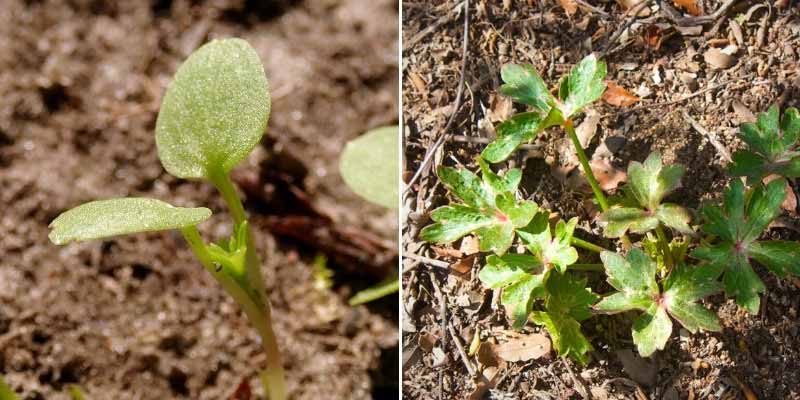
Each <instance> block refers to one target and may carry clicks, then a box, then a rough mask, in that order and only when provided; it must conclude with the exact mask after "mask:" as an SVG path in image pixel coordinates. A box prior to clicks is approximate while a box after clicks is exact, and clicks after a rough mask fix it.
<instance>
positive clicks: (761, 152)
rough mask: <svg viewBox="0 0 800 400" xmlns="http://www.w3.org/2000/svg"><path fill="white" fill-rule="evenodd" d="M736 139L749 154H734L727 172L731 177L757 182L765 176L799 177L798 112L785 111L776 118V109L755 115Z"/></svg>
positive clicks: (799, 126)
mask: <svg viewBox="0 0 800 400" xmlns="http://www.w3.org/2000/svg"><path fill="white" fill-rule="evenodd" d="M739 137H740V138H741V139H742V140H743V141H744V142H745V143H747V145H748V147H749V148H750V150H740V151H737V152H736V153H734V154H733V163H732V164H731V165H730V167H729V171H730V173H731V175H733V176H746V177H747V178H748V179H750V180H752V182H758V181H760V180H761V179H763V178H764V177H766V176H767V175H770V174H776V175H781V176H784V177H786V178H798V177H800V151H799V150H798V146H799V145H800V142H798V140H800V112H798V111H797V109H796V108H788V109H786V110H784V112H783V118H780V119H779V118H778V106H772V107H770V108H769V110H767V112H765V113H761V114H759V115H758V120H757V121H756V123H745V124H742V126H741V127H740V129H739Z"/></svg>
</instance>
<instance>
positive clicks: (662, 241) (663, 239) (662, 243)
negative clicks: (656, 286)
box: [656, 224, 673, 271]
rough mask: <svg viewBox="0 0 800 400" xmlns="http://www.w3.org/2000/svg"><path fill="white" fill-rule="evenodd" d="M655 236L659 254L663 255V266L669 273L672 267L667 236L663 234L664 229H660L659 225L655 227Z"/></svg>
mask: <svg viewBox="0 0 800 400" xmlns="http://www.w3.org/2000/svg"><path fill="white" fill-rule="evenodd" d="M656 236H657V237H658V245H659V247H661V253H662V254H663V255H664V264H666V266H667V271H670V270H672V266H673V261H672V251H670V249H669V242H668V241H667V235H666V234H665V233H664V229H663V228H662V227H661V224H659V225H658V226H656Z"/></svg>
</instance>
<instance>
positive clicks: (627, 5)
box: [617, 0, 650, 17]
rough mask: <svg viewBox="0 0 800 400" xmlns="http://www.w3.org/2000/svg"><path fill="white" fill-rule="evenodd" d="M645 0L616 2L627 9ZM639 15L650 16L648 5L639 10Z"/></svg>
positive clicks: (619, 0) (621, 0)
mask: <svg viewBox="0 0 800 400" xmlns="http://www.w3.org/2000/svg"><path fill="white" fill-rule="evenodd" d="M643 1H647V0H617V4H619V5H620V7H622V9H623V10H625V11H628V10H630V9H631V8H634V7H636V6H637V5H639V3H641V2H643ZM638 16H639V17H649V16H650V7H647V6H644V7H643V8H642V10H641V11H639V15H638Z"/></svg>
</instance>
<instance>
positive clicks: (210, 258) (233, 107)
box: [49, 39, 286, 400]
mask: <svg viewBox="0 0 800 400" xmlns="http://www.w3.org/2000/svg"><path fill="white" fill-rule="evenodd" d="M269 111H270V96H269V89H268V84H267V78H266V76H265V74H264V68H263V66H262V65H261V61H260V60H259V58H258V55H257V54H256V52H255V50H254V49H253V48H252V47H250V45H249V44H247V42H245V41H244V40H241V39H223V40H215V41H212V42H210V43H208V44H206V45H204V46H202V47H200V48H199V49H198V50H197V51H195V52H194V53H192V55H190V56H189V58H188V59H187V60H186V61H185V62H184V63H183V65H181V66H180V68H179V69H178V72H177V73H176V74H175V79H174V80H173V82H172V83H171V84H170V85H169V87H168V88H167V92H166V94H165V95H164V100H163V102H162V105H161V111H160V112H159V114H158V120H157V121H156V145H157V146H158V156H159V158H160V159H161V163H162V164H163V165H164V168H165V169H166V170H167V172H169V173H170V174H172V175H175V176H176V177H179V178H185V179H201V180H206V181H209V182H210V183H211V184H213V185H214V186H215V187H216V188H217V190H218V191H219V192H220V194H221V195H222V198H223V199H224V200H225V202H226V203H227V205H228V208H229V209H230V214H231V217H232V219H233V222H234V230H233V235H232V237H231V238H229V239H227V240H223V241H220V242H219V243H218V244H207V243H205V242H204V241H203V239H202V238H201V236H200V233H199V232H198V230H197V225H198V224H199V223H200V222H202V221H204V220H206V219H208V218H209V217H210V216H211V211H210V210H209V209H207V208H180V207H173V206H171V205H169V204H167V203H165V202H163V201H160V200H155V199H144V198H123V199H112V200H100V201H93V202H90V203H86V204H83V205H81V206H78V207H76V208H73V209H71V210H69V211H67V212H65V213H63V214H61V215H60V216H58V218H56V219H55V220H54V221H53V222H52V223H51V224H50V227H51V228H52V231H51V232H50V236H49V237H50V240H51V241H52V242H53V243H55V244H67V243H70V242H74V241H84V240H93V239H103V238H108V237H112V236H117V235H122V234H130V233H138V232H152V231H163V230H171V229H178V230H180V231H181V233H182V234H183V236H184V238H185V239H186V241H187V242H188V243H189V246H190V247H191V249H192V251H193V252H194V254H195V256H196V257H197V259H198V260H199V261H200V263H201V264H202V265H203V267H205V269H206V270H207V271H208V272H209V273H211V275H212V276H213V277H214V278H215V279H216V280H217V281H218V282H219V283H220V284H221V285H222V287H223V288H224V289H225V291H226V292H228V294H230V295H231V296H232V297H233V298H234V299H235V300H236V301H237V302H238V303H239V305H240V306H241V307H242V309H243V310H244V312H245V314H246V315H247V317H248V319H249V320H250V322H251V323H252V324H253V325H254V326H255V328H256V330H257V331H258V333H259V335H260V336H261V340H262V345H263V347H264V351H265V353H266V355H267V367H266V369H265V370H264V371H263V373H262V379H263V381H264V382H265V383H266V388H267V391H268V394H269V398H270V399H271V400H281V399H285V398H286V384H285V381H284V371H283V365H282V363H281V355H280V351H279V348H278V342H277V340H276V338H275V334H274V332H273V329H272V322H271V309H270V305H269V300H268V297H267V293H266V289H265V287H264V280H263V277H262V274H261V268H260V267H261V262H260V260H259V256H258V253H257V252H256V248H255V245H254V243H255V242H254V240H253V234H252V232H251V230H250V227H249V225H248V223H247V218H246V215H245V211H244V207H243V206H242V202H241V200H240V199H239V197H238V194H237V193H236V189H235V188H234V186H233V183H232V182H231V180H230V177H229V173H230V171H231V170H232V169H233V167H235V166H236V165H237V164H239V163H240V162H241V161H242V160H243V159H244V158H245V157H247V155H248V154H249V153H250V151H251V150H252V149H253V147H254V146H256V144H258V142H259V141H260V140H261V137H262V135H263V134H264V131H265V130H266V127H267V120H268V119H269Z"/></svg>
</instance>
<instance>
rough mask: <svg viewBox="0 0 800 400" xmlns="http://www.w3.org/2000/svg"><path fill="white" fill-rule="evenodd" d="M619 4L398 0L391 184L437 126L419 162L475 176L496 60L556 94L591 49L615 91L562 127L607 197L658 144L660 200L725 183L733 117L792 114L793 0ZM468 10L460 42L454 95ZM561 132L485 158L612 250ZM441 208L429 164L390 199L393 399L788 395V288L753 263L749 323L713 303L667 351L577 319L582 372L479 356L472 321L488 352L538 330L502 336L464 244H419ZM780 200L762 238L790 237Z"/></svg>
mask: <svg viewBox="0 0 800 400" xmlns="http://www.w3.org/2000/svg"><path fill="white" fill-rule="evenodd" d="M631 3H636V2H635V1H634V2H627V3H626V2H625V1H621V0H620V2H617V1H602V0H583V1H582V0H559V1H558V2H556V1H552V0H544V1H524V0H504V1H488V0H472V1H469V2H468V3H467V2H464V1H443V2H438V3H437V4H436V5H433V4H431V3H430V2H428V1H415V0H407V1H403V13H404V14H403V15H404V18H403V58H402V73H403V81H402V86H403V104H404V117H403V118H404V125H405V132H404V146H405V157H406V159H405V171H406V172H405V179H406V182H408V181H409V179H410V178H411V176H412V175H413V174H414V172H416V171H417V170H418V169H420V166H421V164H422V160H423V158H424V156H425V153H426V151H427V150H428V149H431V148H435V146H434V143H435V142H436V140H437V139H439V138H440V137H442V135H445V134H447V135H450V136H448V137H447V139H446V140H444V142H443V143H444V144H443V145H442V146H441V147H439V148H438V149H437V150H436V152H435V153H434V154H433V158H432V162H431V164H432V165H433V166H434V167H435V166H438V165H451V166H454V165H458V164H461V165H463V166H464V167H466V168H469V169H470V170H472V171H476V170H477V169H478V167H477V165H476V162H475V157H476V156H477V155H478V154H479V153H480V151H481V150H482V149H483V148H484V147H485V144H486V143H488V142H489V141H491V140H492V139H493V137H494V131H493V126H495V125H496V124H497V123H498V122H500V121H502V120H504V119H505V118H507V117H508V116H509V115H511V114H512V113H514V112H519V111H522V110H523V108H522V107H520V106H519V105H512V104H511V103H510V102H509V101H508V100H507V99H505V98H503V97H501V96H499V95H498V93H497V88H498V87H499V86H500V84H501V81H500V68H501V67H502V66H503V65H504V64H506V63H511V62H514V63H531V64H533V65H534V66H535V67H536V69H537V70H538V71H539V72H540V74H541V75H542V77H543V79H544V81H545V82H546V83H547V84H548V85H549V86H550V87H551V88H553V87H555V86H556V84H557V81H558V79H559V78H560V77H561V76H562V75H563V74H564V73H565V72H567V71H569V69H570V68H571V67H572V66H573V65H574V64H575V63H576V62H578V61H579V60H580V59H582V58H583V57H584V56H586V55H588V54H590V53H591V52H595V53H597V54H598V55H600V56H601V57H603V58H604V59H605V61H607V63H608V72H609V73H608V76H607V80H608V81H610V82H612V83H614V84H616V85H618V86H620V87H621V88H622V89H623V90H624V91H616V93H612V94H613V95H609V96H607V97H605V98H604V100H602V101H598V102H597V103H595V105H594V106H592V108H593V109H594V111H595V112H596V115H597V116H598V117H599V119H595V121H597V122H596V123H597V126H596V129H595V127H593V125H594V123H593V122H591V121H590V120H591V119H592V118H589V117H585V118H582V120H579V121H576V124H577V125H583V128H578V131H579V132H582V133H583V135H584V138H586V139H588V140H589V145H588V153H589V156H590V157H591V158H593V160H594V162H593V166H595V167H596V168H597V169H596V171H595V173H596V174H598V175H599V179H600V180H601V181H602V183H603V184H604V185H605V187H606V189H607V192H608V193H614V192H616V189H617V186H619V182H618V180H617V178H624V177H625V175H624V171H625V170H626V169H627V165H628V163H629V162H630V161H631V160H637V161H643V160H644V159H645V158H646V156H647V155H648V154H649V152H651V151H654V150H660V151H661V152H662V154H663V156H664V160H665V162H667V163H672V162H680V163H683V164H684V165H685V166H686V167H687V173H686V175H685V176H684V179H683V187H682V188H681V189H679V190H678V191H677V192H676V193H674V194H672V195H671V196H670V199H672V200H671V201H675V202H680V203H682V204H683V205H686V206H688V207H691V208H694V209H696V208H697V207H698V206H699V205H700V204H701V202H702V201H705V200H711V199H714V198H716V197H718V196H719V194H720V193H721V190H722V189H723V188H724V186H725V185H726V183H727V178H726V174H725V166H726V164H727V161H726V158H727V157H729V153H731V152H733V151H734V150H736V149H738V148H740V147H741V145H742V144H741V142H740V141H739V140H738V138H736V136H735V134H736V132H737V130H738V126H739V124H740V123H742V122H744V121H748V120H752V118H753V114H754V113H758V112H762V111H765V110H766V109H767V108H768V107H769V106H770V105H771V104H778V105H779V106H780V107H781V109H783V108H785V107H789V106H795V107H797V106H800V63H799V62H798V60H799V59H800V15H799V13H800V12H799V11H798V9H800V4H798V2H797V1H796V0H789V1H786V0H779V1H775V0H768V1H744V0H726V1H718V0H696V1H691V0H681V1H675V3H678V4H683V5H685V6H686V8H677V6H676V5H675V3H673V2H672V1H671V0H651V1H649V2H648V3H647V6H646V7H644V8H640V9H641V10H643V11H642V12H641V13H635V12H631V13H629V15H626V14H625V13H626V11H625V9H626V7H625V6H626V5H628V6H630V5H631ZM465 4H469V12H470V18H469V25H468V39H469V45H468V47H467V51H466V60H467V61H466V68H465V70H464V72H465V73H464V89H463V96H462V99H461V102H460V103H459V102H458V101H457V88H458V87H459V79H460V77H461V68H462V65H463V64H462V57H463V55H464V54H463V52H462V46H463V44H462V40H463V38H464V34H463V32H464V11H465V8H464V6H465ZM695 7H696V8H695ZM690 12H692V13H694V14H696V15H691V13H690ZM633 14H636V16H635V17H634V16H633ZM626 27H627V28H626ZM623 28H626V29H624V30H623ZM587 115H589V114H587ZM451 116H452V118H453V121H452V123H451V124H449V128H448V129H447V130H445V126H446V125H447V121H448V119H450V118H451ZM587 120H589V122H587ZM582 129H583V130H582ZM566 140H567V139H565V135H564V133H563V132H561V131H560V130H559V129H551V130H549V131H548V132H546V133H545V134H542V135H540V136H539V138H537V139H536V140H534V142H533V143H532V145H529V146H526V147H525V148H523V149H521V150H518V151H517V152H516V153H514V155H513V156H512V157H511V158H510V159H509V161H507V162H504V163H501V164H498V165H496V166H495V168H499V169H500V170H504V169H506V168H509V167H511V166H516V167H521V168H523V174H524V175H523V181H522V185H521V189H520V190H521V191H522V195H523V196H525V197H526V198H531V199H533V200H535V201H536V202H537V203H538V204H539V205H540V206H544V207H546V208H549V209H550V210H551V211H553V212H557V213H559V214H560V215H561V216H562V217H563V218H564V219H569V218H571V217H573V216H578V217H580V219H581V221H582V222H581V223H580V224H579V229H578V230H577V231H576V234H577V235H578V236H580V237H582V238H584V239H590V240H592V241H595V242H597V243H599V244H602V245H603V246H606V247H612V248H613V246H614V243H612V242H610V241H607V240H604V239H602V238H601V232H600V230H599V229H598V226H597V224H596V223H595V222H594V217H595V216H596V211H597V210H596V209H595V208H594V206H593V205H592V203H591V201H590V200H591V197H592V196H591V193H590V192H589V191H587V190H586V189H587V187H586V186H583V181H584V178H583V176H582V175H580V172H579V171H578V170H576V169H575V166H576V164H577V162H576V161H574V160H570V159H569V157H568V156H563V155H562V154H566V155H569V154H570V153H571V152H572V149H571V147H570V145H568V144H566V143H567V142H566ZM791 185H792V187H791V188H790V190H791V191H792V192H793V193H792V196H790V197H792V198H796V195H797V194H798V193H797V192H798V187H797V182H792V183H791ZM448 201H449V196H448V195H447V193H446V190H444V188H443V187H442V185H441V184H440V183H439V182H438V179H437V177H436V175H435V173H432V172H431V167H430V166H428V167H427V168H425V169H423V170H422V174H421V175H420V179H419V180H418V181H417V182H415V183H414V184H413V185H412V186H411V187H410V190H409V191H408V194H407V197H405V198H404V208H403V210H402V214H401V215H403V218H402V219H403V220H404V222H403V235H404V236H403V243H404V247H405V248H404V254H407V255H409V256H408V258H404V264H403V268H404V273H403V285H404V296H403V299H402V302H403V303H402V309H403V310H402V319H403V321H402V324H401V325H402V328H403V329H404V333H403V337H402V352H403V354H402V357H403V360H404V362H405V364H404V370H403V392H404V393H405V395H406V396H407V398H410V399H429V398H439V399H450V398H470V399H478V398H485V397H486V398H494V399H572V398H594V399H632V398H635V399H670V400H672V399H706V398H714V399H745V398H746V399H748V400H750V399H756V398H757V399H800V316H798V312H799V311H800V281H798V280H797V279H787V280H780V279H777V278H776V277H775V276H774V275H772V274H770V273H768V272H767V271H766V270H765V269H764V268H761V267H760V266H757V267H756V271H757V273H758V274H759V275H760V276H761V278H762V279H763V280H764V282H765V283H766V286H767V293H766V294H765V295H763V296H762V299H763V300H762V309H761V312H760V313H759V314H758V315H748V314H746V313H745V312H744V311H743V310H742V309H739V308H738V307H737V306H736V305H735V303H734V301H733V300H728V299H725V298H724V297H723V296H722V295H715V296H712V297H710V298H708V299H706V300H705V304H710V306H711V307H712V308H713V309H715V310H718V312H719V315H720V317H721V323H722V326H723V330H722V331H721V332H719V333H699V334H694V335H692V334H688V332H686V331H684V330H682V329H680V327H679V326H677V324H676V328H675V332H673V335H672V337H671V339H670V341H669V342H668V344H667V347H666V349H665V350H664V351H661V352H658V353H657V354H656V355H654V357H651V358H650V359H641V358H639V357H638V356H637V355H636V351H635V348H634V346H633V343H632V341H631V333H630V327H631V320H632V318H631V315H629V314H621V315H617V316H608V317H595V318H591V319H589V320H587V321H586V322H584V332H585V333H586V335H587V336H588V337H589V339H590V340H591V341H592V343H593V345H594V347H595V349H596V351H594V352H592V353H591V360H590V362H589V364H588V365H587V366H586V367H581V366H579V365H577V364H575V363H572V362H570V361H562V360H560V359H558V358H557V357H555V356H554V354H553V353H552V352H550V353H548V354H544V355H542V356H540V357H538V358H536V357H535V356H534V355H531V354H524V353H525V352H519V353H518V354H517V356H518V357H519V358H521V360H520V361H517V362H507V361H505V360H502V359H498V357H497V355H496V354H492V352H491V351H488V350H487V351H486V352H484V351H482V350H481V351H478V353H477V354H476V355H474V356H470V354H469V347H470V344H471V343H473V340H474V338H475V333H476V331H479V332H480V335H479V338H478V339H479V340H480V341H481V342H482V343H483V344H486V343H496V344H498V345H500V344H502V343H505V342H507V341H508V340H510V339H514V338H517V337H522V338H529V337H531V335H536V334H537V333H539V332H542V334H544V335H546V333H544V332H543V331H541V330H540V328H539V327H537V326H535V325H533V324H532V323H529V324H528V325H527V326H526V328H525V329H524V330H522V331H521V332H513V331H512V329H511V327H510V324H509V320H508V318H507V317H506V315H505V313H504V312H503V310H502V308H501V307H500V306H499V305H498V304H497V300H493V297H492V294H491V291H489V290H486V289H484V288H483V287H482V286H481V284H480V282H479V281H478V279H477V272H478V271H479V270H480V268H481V266H482V265H483V262H484V256H483V255H481V256H477V257H476V256H474V255H472V256H471V255H469V254H470V253H471V250H470V246H469V245H466V246H465V245H464V244H463V243H458V242H457V243H454V244H453V245H452V246H432V245H429V244H425V243H422V242H421V241H420V240H419V239H418V238H417V234H418V233H419V230H420V229H421V228H422V227H424V226H426V225H428V224H429V223H431V221H430V219H429V216H428V215H429V212H430V211H431V210H433V209H434V208H436V207H438V206H441V205H444V204H446V203H448ZM788 203H790V202H787V204H785V207H786V209H787V210H788V211H787V212H786V213H784V217H783V218H782V219H781V220H780V221H778V223H776V224H773V226H772V227H771V229H770V230H769V232H768V233H767V234H766V235H768V236H770V237H773V238H782V239H787V240H798V239H799V238H800V234H798V231H797V226H798V219H797V203H796V202H794V203H793V204H788ZM473 251H474V250H473ZM581 253H584V252H583V251H581ZM592 257H593V256H591V255H586V254H582V258H583V259H584V260H585V261H584V262H598V261H596V259H593V258H592ZM587 276H588V277H589V284H590V285H591V286H592V287H593V289H594V291H595V292H598V293H601V294H602V293H608V292H609V287H608V285H607V284H605V283H603V282H601V280H602V277H601V276H600V275H599V274H597V273H587ZM459 347H461V348H462V349H463V351H461V350H459ZM484 347H486V346H483V345H481V349H483V348H484ZM487 348H489V349H491V345H490V346H488V347H487ZM470 368H471V369H473V370H474V372H475V375H474V376H470V372H469V369H470Z"/></svg>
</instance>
